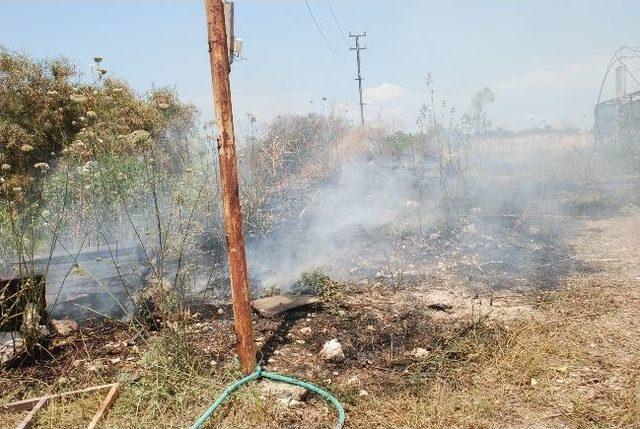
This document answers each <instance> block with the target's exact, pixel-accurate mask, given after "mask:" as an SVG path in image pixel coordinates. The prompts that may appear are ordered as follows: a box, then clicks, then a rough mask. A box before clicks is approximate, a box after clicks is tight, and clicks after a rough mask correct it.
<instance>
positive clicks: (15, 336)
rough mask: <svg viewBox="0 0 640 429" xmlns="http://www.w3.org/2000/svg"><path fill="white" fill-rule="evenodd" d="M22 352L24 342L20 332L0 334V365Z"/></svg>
mask: <svg viewBox="0 0 640 429" xmlns="http://www.w3.org/2000/svg"><path fill="white" fill-rule="evenodd" d="M23 351H24V340H23V339H22V335H21V334H20V332H0V365H2V364H5V363H7V362H9V361H10V360H12V359H13V358H15V357H16V356H18V355H19V354H21V353H22V352H23Z"/></svg>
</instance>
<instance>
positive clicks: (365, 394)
mask: <svg viewBox="0 0 640 429" xmlns="http://www.w3.org/2000/svg"><path fill="white" fill-rule="evenodd" d="M358 396H369V392H367V391H366V390H364V389H362V390H360V391H359V392H358Z"/></svg>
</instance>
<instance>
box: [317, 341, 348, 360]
mask: <svg viewBox="0 0 640 429" xmlns="http://www.w3.org/2000/svg"><path fill="white" fill-rule="evenodd" d="M320 357H322V359H324V360H328V361H332V362H341V361H343V360H344V352H343V351H342V344H340V343H339V342H338V340H337V339H335V338H334V339H332V340H330V341H327V342H326V343H324V346H323V347H322V350H321V351H320Z"/></svg>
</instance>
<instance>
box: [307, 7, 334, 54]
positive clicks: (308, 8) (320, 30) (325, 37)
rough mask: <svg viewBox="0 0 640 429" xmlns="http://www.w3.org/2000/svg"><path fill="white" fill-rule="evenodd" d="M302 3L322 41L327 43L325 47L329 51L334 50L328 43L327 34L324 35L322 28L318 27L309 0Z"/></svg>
mask: <svg viewBox="0 0 640 429" xmlns="http://www.w3.org/2000/svg"><path fill="white" fill-rule="evenodd" d="M304 3H305V4H306V5H307V10H308V11H309V15H311V19H313V22H314V23H315V24H316V28H317V29H318V32H319V33H320V36H322V39H323V40H324V43H326V44H327V47H328V48H329V50H330V51H331V52H334V50H333V47H332V46H331V43H329V39H327V36H325V35H324V32H323V31H322V28H321V27H320V24H319V23H318V20H317V19H316V17H315V15H314V14H313V11H312V10H311V6H310V5H309V0H304Z"/></svg>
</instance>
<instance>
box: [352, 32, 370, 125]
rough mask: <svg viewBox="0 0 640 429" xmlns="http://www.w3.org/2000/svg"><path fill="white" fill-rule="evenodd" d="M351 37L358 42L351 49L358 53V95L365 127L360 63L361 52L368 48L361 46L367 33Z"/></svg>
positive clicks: (361, 117) (362, 122)
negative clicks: (361, 40)
mask: <svg viewBox="0 0 640 429" xmlns="http://www.w3.org/2000/svg"><path fill="white" fill-rule="evenodd" d="M349 37H351V38H352V39H355V42H356V46H355V47H353V48H351V50H352V51H356V61H357V63H358V77H356V80H357V81H358V93H359V94H360V103H358V104H359V105H360V125H364V103H363V101H362V79H363V77H362V74H361V72H360V68H361V62H360V51H363V50H366V49H367V48H366V47H362V46H360V38H361V37H367V32H366V31H365V32H364V33H362V34H352V33H349Z"/></svg>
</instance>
